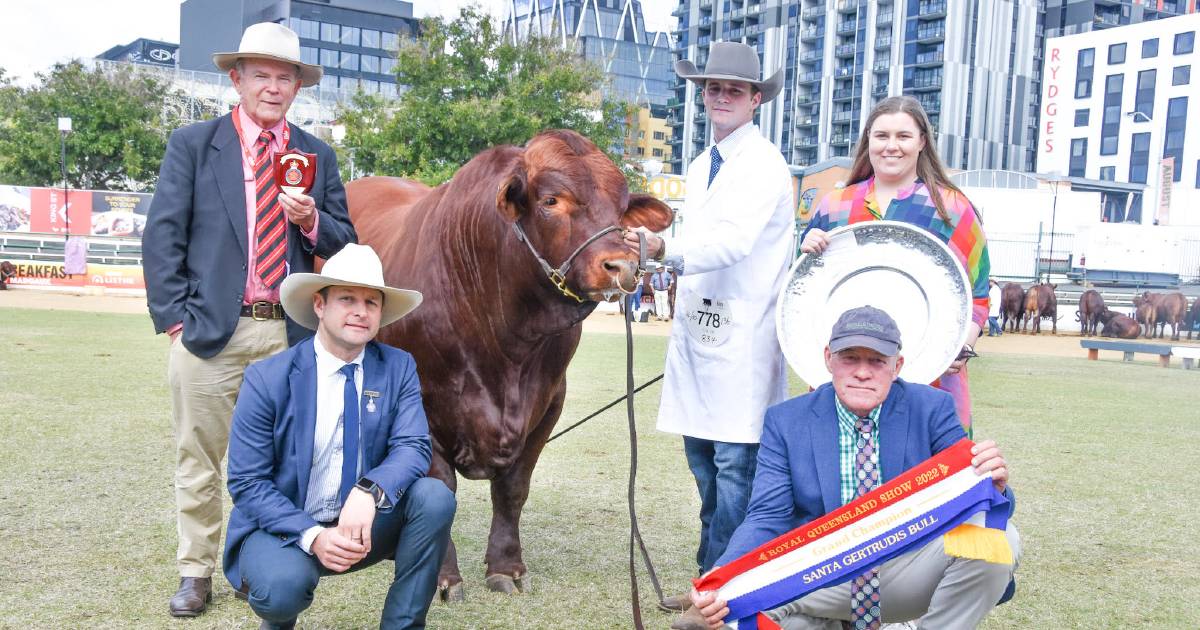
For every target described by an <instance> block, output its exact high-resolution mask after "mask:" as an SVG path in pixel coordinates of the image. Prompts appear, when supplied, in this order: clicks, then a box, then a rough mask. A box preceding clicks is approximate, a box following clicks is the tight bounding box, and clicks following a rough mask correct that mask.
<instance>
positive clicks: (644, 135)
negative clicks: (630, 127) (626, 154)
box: [638, 130, 646, 140]
mask: <svg viewBox="0 0 1200 630" xmlns="http://www.w3.org/2000/svg"><path fill="white" fill-rule="evenodd" d="M645 137H646V132H645V131H641V130H639V131H638V139H639V140H642V139H645Z"/></svg>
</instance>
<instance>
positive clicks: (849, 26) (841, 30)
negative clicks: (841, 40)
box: [837, 20, 858, 35]
mask: <svg viewBox="0 0 1200 630" xmlns="http://www.w3.org/2000/svg"><path fill="white" fill-rule="evenodd" d="M857 28H858V22H857V21H854V20H848V21H845V22H840V23H838V27H837V33H838V35H849V34H851V33H853V32H854V30H855V29H857Z"/></svg>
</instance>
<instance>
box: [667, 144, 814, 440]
mask: <svg viewBox="0 0 1200 630" xmlns="http://www.w3.org/2000/svg"><path fill="white" fill-rule="evenodd" d="M717 150H718V151H719V152H720V153H721V156H722V158H723V164H722V166H721V170H720V171H719V172H718V174H717V177H716V179H715V180H713V184H712V187H711V188H709V187H708V173H709V167H710V165H711V162H710V151H711V147H710V148H709V149H708V150H706V151H705V152H704V153H702V154H700V155H699V156H698V157H697V158H696V159H695V160H693V161H692V163H691V165H689V166H688V171H687V198H686V199H685V201H684V205H683V224H682V227H683V230H682V234H681V235H680V237H678V238H676V239H674V240H673V241H672V242H671V245H670V247H669V248H668V250H667V255H668V256H670V257H674V256H676V255H681V256H682V257H683V264H684V269H683V274H682V275H680V276H679V280H678V283H679V284H678V287H677V289H676V295H675V321H674V323H673V324H672V330H671V341H670V343H669V345H668V347H667V362H666V370H665V372H666V376H665V378H664V382H663V393H662V402H661V404H660V406H659V412H658V429H659V430H660V431H665V432H668V433H679V434H682V435H687V436H691V437H697V438H702V439H707V440H716V441H721V442H739V443H756V442H758V440H759V436H760V435H761V434H762V422H763V414H764V412H765V411H766V409H767V407H768V406H770V405H773V404H775V403H778V402H780V401H782V400H783V399H784V398H785V397H786V395H787V372H786V369H785V367H784V362H783V353H782V351H781V350H780V348H779V340H778V338H777V336H776V334H775V302H776V300H777V299H778V295H779V288H780V286H781V284H782V282H783V280H784V277H785V276H786V275H787V270H788V266H789V264H790V263H791V260H792V255H793V252H794V251H795V246H794V240H795V239H794V237H793V229H794V227H793V226H794V221H795V219H794V217H795V208H796V204H795V200H794V195H793V192H792V177H791V174H790V172H789V171H788V167H787V163H786V162H785V161H784V159H783V156H782V155H781V154H780V153H779V149H777V148H776V147H775V145H773V144H771V142H770V141H768V140H767V139H766V138H764V137H762V135H761V134H760V133H759V130H758V127H757V126H756V125H754V124H753V123H747V124H746V125H744V126H742V127H740V128H738V129H737V130H736V131H734V132H733V133H731V134H729V136H727V137H726V138H725V139H724V140H722V141H721V142H720V143H718V144H717ZM703 299H708V300H712V301H716V302H723V303H724V304H725V305H726V307H727V311H726V314H727V315H728V321H726V322H724V325H723V326H721V327H720V328H711V326H712V321H713V317H714V315H703V314H700V315H698V314H697V310H700V311H706V312H713V311H715V310H717V309H713V308H710V307H706V306H704V303H703V302H702V300H703ZM706 309H707V310H706ZM718 319H720V318H719V317H718ZM705 322H707V323H708V326H709V328H708V329H707V332H708V333H713V336H710V337H708V338H707V340H705V337H704V336H703V335H704V333H705V331H706V329H705V327H704V326H703V325H702V324H704V323H705ZM714 338H715V339H717V340H716V341H714V340H713V339H714Z"/></svg>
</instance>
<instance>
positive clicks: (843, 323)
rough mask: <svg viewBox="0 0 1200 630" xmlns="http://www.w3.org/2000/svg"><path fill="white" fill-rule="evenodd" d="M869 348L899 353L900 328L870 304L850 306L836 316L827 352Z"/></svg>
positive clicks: (885, 353) (879, 351)
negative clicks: (840, 314) (839, 315)
mask: <svg viewBox="0 0 1200 630" xmlns="http://www.w3.org/2000/svg"><path fill="white" fill-rule="evenodd" d="M846 348H870V349H871V350H874V351H876V352H878V353H879V354H882V355H884V356H887V357H894V356H896V355H897V354H900V329H899V328H898V327H897V326H896V321H895V320H893V319H892V318H891V316H890V315H888V314H887V313H885V312H883V311H881V310H879V309H877V308H875V307H873V306H860V307H858V308H852V309H850V310H848V311H846V312H845V313H842V316H841V317H839V318H838V320H837V323H835V324H834V325H833V331H832V332H831V333H830V334H829V351H830V352H841V351H842V350H845V349H846Z"/></svg>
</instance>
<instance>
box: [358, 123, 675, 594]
mask: <svg viewBox="0 0 1200 630" xmlns="http://www.w3.org/2000/svg"><path fill="white" fill-rule="evenodd" d="M346 191H347V194H348V197H349V202H350V204H349V205H350V216H351V218H352V220H353V221H354V224H355V227H356V229H357V231H358V235H359V240H360V241H361V242H363V243H365V244H367V245H370V246H372V247H374V248H375V250H376V251H377V252H378V253H379V255H380V257H381V258H382V259H383V262H384V268H385V275H386V280H387V282H388V284H389V285H391V286H400V287H405V288H412V289H416V290H419V291H421V292H422V293H423V294H424V295H425V301H424V303H423V304H422V305H421V307H420V308H419V309H417V310H416V311H415V312H414V313H413V314H412V315H409V316H408V317H406V318H404V319H402V320H400V321H399V322H397V323H395V324H392V325H391V326H389V327H387V328H385V329H383V330H382V331H380V333H379V339H380V340H381V341H383V342H385V343H388V344H391V345H394V346H397V347H400V348H404V349H405V350H407V351H409V352H411V353H412V354H413V356H414V358H415V359H416V362H417V371H418V374H419V375H420V378H421V391H422V394H423V398H424V403H425V410H426V414H427V415H428V417H429V429H430V435H431V437H432V439H433V449H434V450H433V461H432V464H431V469H430V474H431V475H432V476H434V477H437V478H438V479H441V480H442V481H444V482H445V483H446V485H447V486H449V488H450V489H451V490H456V489H457V476H456V473H457V474H460V475H462V476H463V477H465V478H467V479H488V480H490V482H491V497H492V526H491V533H490V535H489V537H488V545H487V552H486V556H485V563H486V575H487V585H488V588H490V589H492V590H496V591H503V592H512V591H514V590H524V589H526V588H527V587H528V572H527V569H526V566H525V563H524V561H523V559H522V555H521V536H520V531H519V523H520V517H521V510H522V507H523V506H524V504H525V500H526V498H527V497H528V495H529V482H530V476H531V475H532V473H533V468H534V464H536V463H537V459H538V455H539V454H540V453H541V452H542V447H544V446H545V444H546V439H547V438H548V437H549V436H550V433H551V430H552V429H553V428H554V425H555V423H556V422H557V421H558V417H559V414H560V413H561V412H562V406H563V399H564V398H565V396H566V387H567V385H566V378H565V374H566V368H567V363H568V362H569V361H570V360H571V357H572V355H574V353H575V348H576V346H577V345H578V344H579V338H580V334H581V331H582V325H581V322H582V321H583V320H584V318H586V317H587V316H588V315H589V314H590V313H591V312H592V310H593V309H594V308H595V307H596V302H597V301H600V300H606V301H613V300H616V299H618V298H619V297H620V296H621V295H622V292H630V291H632V290H633V289H634V287H635V286H636V282H637V276H636V270H637V260H636V257H634V256H633V255H632V254H631V253H630V252H629V251H628V249H627V248H625V247H624V245H623V244H622V240H621V232H620V231H619V230H618V231H611V232H608V233H606V234H604V235H602V236H600V237H599V238H598V239H597V240H595V241H594V242H592V243H591V244H587V245H585V243H586V242H587V241H588V240H589V238H590V237H592V236H593V235H596V234H597V233H599V232H601V231H603V230H606V229H607V228H610V227H613V226H618V227H634V226H646V227H648V228H650V229H651V230H655V231H657V230H661V229H664V228H666V227H667V226H668V225H669V224H670V222H671V219H672V215H671V209H670V208H669V207H667V206H666V205H665V204H663V203H662V202H660V201H658V200H656V199H654V198H653V197H650V196H648V195H631V194H630V193H629V190H628V188H627V186H626V183H625V178H624V177H623V176H622V174H621V172H620V171H619V170H618V169H617V167H616V166H614V165H613V163H612V161H611V160H609V159H608V158H607V157H605V155H604V154H603V153H602V152H600V151H599V150H598V149H597V148H596V147H595V145H593V144H592V143H591V142H590V141H588V140H587V139H586V138H584V137H583V136H580V135H579V134H576V133H574V132H571V131H548V132H545V133H542V134H539V135H538V136H536V137H534V138H533V139H532V140H530V141H529V143H528V144H526V145H525V147H515V146H503V147H496V148H493V149H489V150H487V151H484V152H483V153H481V154H479V155H478V156H476V157H475V158H474V159H472V160H471V161H470V162H468V163H467V164H466V165H465V166H463V167H462V168H461V169H459V171H458V172H457V173H456V174H455V175H454V178H453V179H451V180H450V181H449V182H447V183H445V184H442V185H441V186H438V187H437V188H434V189H429V188H427V187H425V186H422V185H420V184H416V183H413V182H408V181H404V180H400V179H395V178H384V177H371V178H367V179H362V180H357V181H354V182H351V183H350V184H348V185H347V186H346ZM518 226H519V227H520V228H521V229H523V233H524V235H525V236H526V239H522V237H521V236H520V235H519V232H518V229H517V228H518ZM527 244H528V246H527ZM580 247H582V249H581V250H580V251H579V253H578V255H577V256H575V258H574V259H573V260H570V266H569V269H566V270H564V276H565V278H564V279H563V280H562V281H561V287H562V290H560V289H559V288H556V283H555V282H553V281H552V280H551V279H550V278H549V277H548V276H547V272H546V271H545V269H544V268H543V266H542V264H541V263H540V262H539V260H538V257H536V256H535V254H534V251H536V253H537V256H540V258H541V259H543V260H544V261H545V262H546V263H547V265H548V266H551V267H554V266H558V268H559V269H560V270H561V269H562V267H563V266H565V265H564V263H565V262H566V261H568V260H569V259H570V257H571V255H572V252H575V251H576V249H577V248H580ZM531 248H532V250H533V251H531ZM568 293H570V294H572V295H577V296H579V298H580V299H578V300H577V299H576V298H575V297H571V295H568ZM439 588H440V590H441V591H442V596H443V598H445V599H448V600H457V599H461V598H462V597H463V594H464V591H463V587H462V576H461V574H460V572H459V567H458V558H457V554H456V551H455V547H454V544H453V542H452V543H451V544H450V547H449V549H448V551H447V553H446V558H445V559H444V562H443V564H442V569H441V573H440V576H439Z"/></svg>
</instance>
